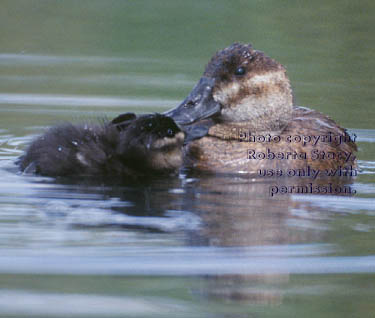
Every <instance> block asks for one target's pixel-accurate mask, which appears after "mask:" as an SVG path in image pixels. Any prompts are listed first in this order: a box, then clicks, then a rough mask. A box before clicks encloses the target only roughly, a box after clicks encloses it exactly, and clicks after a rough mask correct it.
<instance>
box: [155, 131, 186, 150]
mask: <svg viewBox="0 0 375 318" xmlns="http://www.w3.org/2000/svg"><path fill="white" fill-rule="evenodd" d="M184 138H185V135H184V133H183V132H179V133H177V134H176V135H175V136H174V137H173V138H170V137H164V138H162V139H158V140H157V141H156V142H155V143H154V144H153V145H152V147H153V148H154V149H159V148H163V147H166V146H169V145H174V144H176V145H178V144H182V142H183V141H184Z"/></svg>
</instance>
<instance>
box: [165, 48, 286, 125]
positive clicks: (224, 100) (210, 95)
mask: <svg viewBox="0 0 375 318" xmlns="http://www.w3.org/2000/svg"><path fill="white" fill-rule="evenodd" d="M199 83H203V86H202V85H200V84H199ZM199 83H198V84H197V86H196V87H195V88H194V89H193V91H192V92H191V93H190V94H189V96H188V97H187V98H186V99H185V100H184V102H183V103H182V104H181V105H179V106H178V107H177V108H175V109H174V110H172V111H171V112H169V115H170V116H171V117H173V118H174V119H175V120H176V121H177V122H178V123H179V124H182V125H186V124H189V123H191V122H194V121H198V120H200V119H201V118H205V117H210V116H213V115H217V117H218V118H219V120H221V121H222V122H224V123H231V124H233V125H236V124H237V123H238V124H246V127H247V128H249V129H251V130H253V131H258V132H259V131H280V130H282V129H283V128H284V127H285V126H286V124H287V123H288V122H289V121H290V119H291V115H292V107H293V97H292V89H291V86H290V82H289V79H288V77H287V76H286V71H285V68H284V67H283V66H282V65H281V64H280V63H278V62H276V61H275V60H273V59H271V58H269V57H268V56H266V55H265V54H264V53H263V52H260V51H256V50H254V49H253V48H252V46H251V45H250V44H239V43H234V44H232V45H231V46H229V47H227V48H225V49H224V50H221V51H219V52H217V53H216V54H215V55H214V56H213V57H212V59H211V60H210V62H209V63H208V65H207V66H206V69H205V72H204V74H203V77H202V78H201V79H200V81H199ZM202 91H204V92H207V94H206V96H203V94H202V93H201V92H202ZM197 101H198V102H197ZM189 118H190V119H191V120H190V122H189V120H188V119H189Z"/></svg>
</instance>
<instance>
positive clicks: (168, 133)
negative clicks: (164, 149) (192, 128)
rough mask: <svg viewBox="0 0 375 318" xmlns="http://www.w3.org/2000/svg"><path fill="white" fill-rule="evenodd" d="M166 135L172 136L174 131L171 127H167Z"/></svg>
mask: <svg viewBox="0 0 375 318" xmlns="http://www.w3.org/2000/svg"><path fill="white" fill-rule="evenodd" d="M167 136H169V137H173V136H174V131H173V129H172V128H168V130H167Z"/></svg>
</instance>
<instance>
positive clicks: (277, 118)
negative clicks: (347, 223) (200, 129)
mask: <svg viewBox="0 0 375 318" xmlns="http://www.w3.org/2000/svg"><path fill="white" fill-rule="evenodd" d="M200 83H203V85H200ZM202 92H206V96H204V95H203V94H202ZM213 109H214V111H212V110H213ZM166 114H167V115H168V116H171V117H172V118H174V120H175V121H176V122H177V123H178V124H180V125H181V127H183V129H185V128H184V127H191V126H194V125H197V123H199V122H200V121H201V120H202V118H203V119H204V121H207V118H208V117H209V119H210V124H209V126H207V127H206V128H207V131H208V132H207V134H206V136H204V137H203V138H200V139H195V140H192V141H191V142H189V143H187V145H186V146H185V161H186V163H185V165H187V166H189V167H194V168H197V169H200V170H204V171H211V172H245V173H256V172H257V171H259V169H304V168H306V167H308V166H309V167H310V168H312V169H318V170H323V169H329V168H331V169H336V168H338V167H343V168H344V167H352V168H355V167H356V161H355V156H354V152H355V151H356V150H357V148H356V145H355V143H354V141H353V140H352V139H351V138H350V136H349V135H348V134H347V133H346V130H345V129H343V128H341V127H340V126H339V125H337V124H336V123H335V122H334V121H333V120H331V119H330V118H328V117H327V116H325V115H323V114H321V113H319V112H317V111H314V110H310V109H307V108H303V107H296V106H294V104H293V92H292V88H291V85H290V82H289V79H288V77H287V75H286V70H285V68H284V67H283V66H282V65H281V64H280V63H278V62H277V61H275V60H273V59H271V58H269V57H268V56H266V55H265V54H264V53H263V52H260V51H256V50H254V49H253V48H252V46H251V45H250V44H249V45H244V44H239V43H235V44H233V45H231V46H230V47H228V48H226V49H224V50H222V51H219V52H218V53H216V54H215V55H214V56H213V58H212V59H211V61H210V62H209V63H208V65H207V67H206V69H205V72H204V74H203V77H202V78H201V79H200V81H199V83H198V84H197V85H196V86H195V87H194V89H193V91H192V92H191V93H190V94H189V96H188V97H187V98H186V99H185V100H184V102H183V103H182V104H181V105H180V106H178V107H177V108H175V109H173V110H171V111H169V112H167V113H166ZM189 129H190V130H191V128H189ZM189 129H186V130H189ZM329 135H331V136H332V137H333V141H332V142H327V140H328V138H325V142H322V140H323V138H322V139H320V140H319V141H318V142H316V143H315V144H313V143H306V144H303V142H302V141H301V142H297V141H298V140H294V139H293V137H292V138H291V139H288V137H289V136H299V137H301V138H303V136H310V137H311V138H316V137H318V136H329ZM249 136H272V138H271V140H275V142H263V141H260V142H259V140H255V141H252V139H251V138H249ZM340 136H341V137H342V140H341V141H340V142H335V140H334V138H339V137H340ZM273 138H276V139H273ZM278 138H280V140H279V139H278ZM297 139H298V137H297ZM289 140H290V141H291V142H289ZM288 153H289V154H288ZM304 153H306V157H305V158H304ZM323 153H324V154H323ZM273 154H274V155H275V156H273ZM283 154H284V155H283ZM296 154H297V155H296ZM300 154H301V155H300ZM263 155H264V156H265V157H264V158H263Z"/></svg>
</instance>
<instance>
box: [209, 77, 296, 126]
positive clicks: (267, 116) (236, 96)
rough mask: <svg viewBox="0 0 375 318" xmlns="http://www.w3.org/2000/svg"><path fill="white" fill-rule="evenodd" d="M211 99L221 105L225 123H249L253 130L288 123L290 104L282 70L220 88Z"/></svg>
mask: <svg viewBox="0 0 375 318" xmlns="http://www.w3.org/2000/svg"><path fill="white" fill-rule="evenodd" d="M214 99H215V100H216V101H218V102H220V103H221V104H222V105H223V108H222V110H221V118H222V119H223V120H224V121H228V122H239V121H251V122H252V123H251V125H254V126H267V125H270V126H272V125H274V123H273V121H274V120H275V119H278V120H281V121H282V122H284V121H287V120H288V118H289V117H290V115H289V114H290V113H291V110H292V103H293V102H292V92H291V88H290V84H289V80H288V78H287V77H286V74H285V72H284V71H283V70H278V71H274V72H268V73H264V74H259V75H254V76H252V77H250V78H243V80H242V81H241V82H233V83H229V84H228V85H225V86H224V85H222V86H221V87H220V86H219V87H218V89H217V91H216V92H215V93H214ZM257 129H258V127H257Z"/></svg>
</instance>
